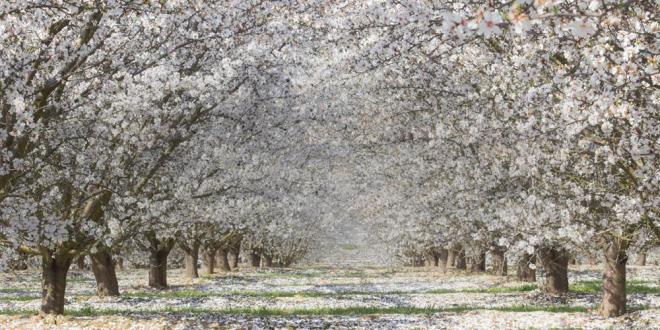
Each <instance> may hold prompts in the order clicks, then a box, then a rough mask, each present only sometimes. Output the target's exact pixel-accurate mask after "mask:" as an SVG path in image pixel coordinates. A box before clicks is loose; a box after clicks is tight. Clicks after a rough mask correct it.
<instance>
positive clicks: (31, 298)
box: [0, 296, 41, 301]
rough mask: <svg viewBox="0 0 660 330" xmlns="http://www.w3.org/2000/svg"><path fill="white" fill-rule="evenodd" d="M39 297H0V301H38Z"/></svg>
mask: <svg viewBox="0 0 660 330" xmlns="http://www.w3.org/2000/svg"><path fill="white" fill-rule="evenodd" d="M38 299H41V297H38V296H12V297H0V301H30V300H38Z"/></svg>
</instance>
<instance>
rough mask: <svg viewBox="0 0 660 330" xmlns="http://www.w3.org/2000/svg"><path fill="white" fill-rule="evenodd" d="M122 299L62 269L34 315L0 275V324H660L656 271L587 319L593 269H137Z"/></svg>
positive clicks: (33, 285)
mask: <svg viewBox="0 0 660 330" xmlns="http://www.w3.org/2000/svg"><path fill="white" fill-rule="evenodd" d="M119 277H120V279H119V284H120V287H121V288H122V296H121V297H118V298H98V297H96V296H95V282H94V278H93V276H92V275H91V274H90V273H87V272H77V271H72V272H71V273H70V276H69V283H68V287H67V302H66V306H65V309H66V315H64V316H60V317H43V316H39V315H36V314H37V310H38V308H39V304H40V300H39V294H40V292H39V288H40V285H39V278H38V275H37V274H35V273H34V272H18V273H6V274H2V275H0V281H1V282H0V314H1V315H0V328H2V329H5V328H11V329H35V328H42V329H43V328H61V329H72V328H80V329H87V328H96V329H107V328H113V329H165V328H173V329H191V328H199V329H203V328H225V327H229V328H328V327H331V328H363V329H371V328H404V329H406V328H449V329H463V328H474V329H495V328H523V329H528V328H585V329H593V328H653V327H658V325H659V324H660V268H659V267H657V266H647V267H630V269H629V275H628V279H629V282H628V283H629V285H628V291H629V303H628V306H629V308H630V310H631V312H630V313H628V314H627V315H625V316H623V317H619V318H612V319H606V318H602V317H600V316H598V315H596V314H595V313H594V312H593V310H594V309H595V308H596V306H597V304H598V301H599V298H600V282H599V279H600V273H599V270H598V268H597V267H593V268H592V267H582V268H579V267H578V268H574V269H572V270H571V274H570V279H571V282H572V284H571V290H572V292H571V293H570V294H568V295H564V296H548V295H545V294H543V293H541V292H540V290H539V289H538V284H533V283H532V284H530V283H522V282H518V281H516V280H515V278H513V277H506V278H504V277H495V276H491V275H486V274H470V273H464V272H456V271H451V272H448V273H441V272H438V271H434V270H431V269H425V268H343V269H335V268H325V267H315V268H296V269H272V270H244V271H240V272H232V273H226V274H215V275H209V276H202V277H200V278H198V279H195V280H193V281H190V280H186V279H185V278H184V277H183V273H182V272H181V271H179V270H171V271H170V278H169V282H170V285H171V287H170V289H168V290H163V291H157V290H152V289H149V288H148V287H146V286H145V285H144V284H145V283H146V280H147V274H146V271H145V270H127V271H123V272H120V273H119Z"/></svg>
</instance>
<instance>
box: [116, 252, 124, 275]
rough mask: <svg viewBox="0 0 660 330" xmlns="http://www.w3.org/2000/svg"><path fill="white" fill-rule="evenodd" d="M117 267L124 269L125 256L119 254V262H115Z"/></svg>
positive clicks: (119, 269) (117, 268) (120, 269)
mask: <svg viewBox="0 0 660 330" xmlns="http://www.w3.org/2000/svg"><path fill="white" fill-rule="evenodd" d="M115 268H116V270H118V271H120V272H121V271H123V270H124V258H123V257H122V256H117V262H115Z"/></svg>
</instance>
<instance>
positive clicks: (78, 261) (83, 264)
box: [76, 256, 89, 270]
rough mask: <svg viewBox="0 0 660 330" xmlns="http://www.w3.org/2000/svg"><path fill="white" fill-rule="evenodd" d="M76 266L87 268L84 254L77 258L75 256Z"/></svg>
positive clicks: (79, 268) (82, 268)
mask: <svg viewBox="0 0 660 330" xmlns="http://www.w3.org/2000/svg"><path fill="white" fill-rule="evenodd" d="M76 268H78V270H87V269H89V268H88V267H87V263H86V262H85V256H79V257H78V258H76Z"/></svg>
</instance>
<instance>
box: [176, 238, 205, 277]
mask: <svg viewBox="0 0 660 330" xmlns="http://www.w3.org/2000/svg"><path fill="white" fill-rule="evenodd" d="M199 245H200V244H199V242H197V241H194V242H193V243H192V244H191V245H190V246H183V245H182V246H181V247H182V250H183V253H184V255H185V256H184V258H183V259H184V260H183V264H184V267H185V270H186V271H185V273H186V278H188V279H193V278H198V277H199V272H198V271H197V263H198V262H199Z"/></svg>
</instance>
